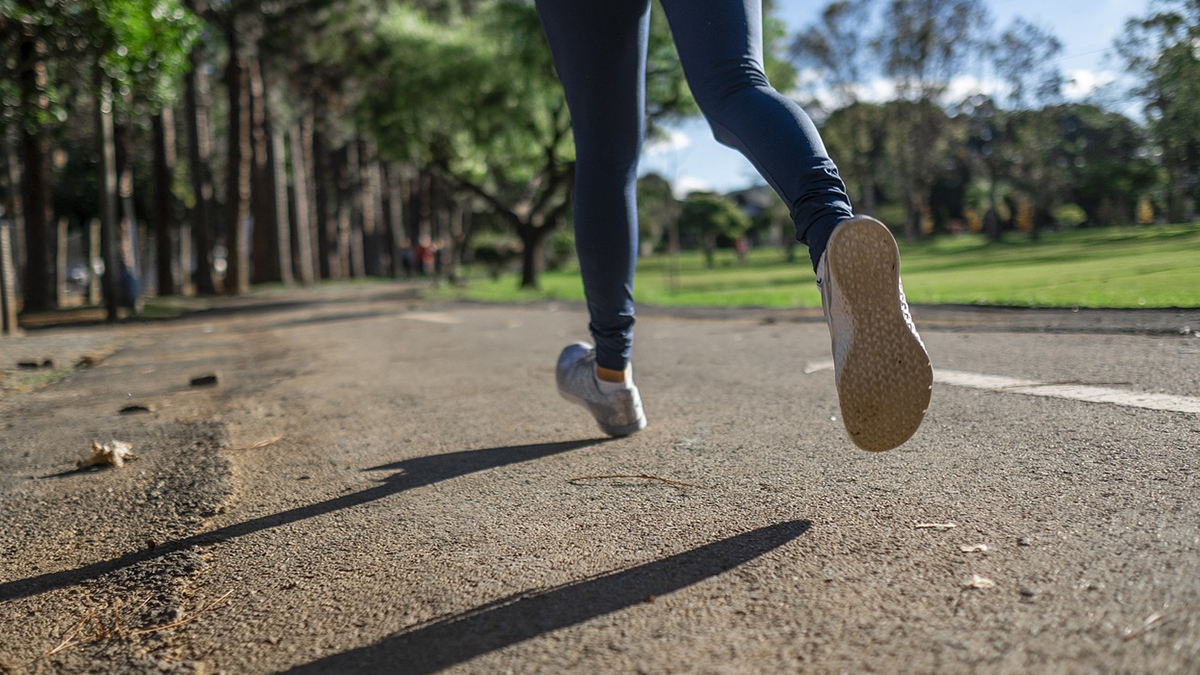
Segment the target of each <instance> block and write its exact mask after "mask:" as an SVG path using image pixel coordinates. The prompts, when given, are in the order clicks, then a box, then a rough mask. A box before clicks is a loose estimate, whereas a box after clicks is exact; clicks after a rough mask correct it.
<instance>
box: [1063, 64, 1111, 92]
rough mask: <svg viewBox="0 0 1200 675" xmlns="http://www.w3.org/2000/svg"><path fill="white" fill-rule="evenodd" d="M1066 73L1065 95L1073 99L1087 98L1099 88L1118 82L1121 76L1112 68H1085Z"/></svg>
mask: <svg viewBox="0 0 1200 675" xmlns="http://www.w3.org/2000/svg"><path fill="white" fill-rule="evenodd" d="M1066 75H1067V82H1066V85H1065V86H1064V87H1063V96H1065V97H1066V98H1068V99H1071V100H1078V99H1082V98H1085V97H1086V96H1087V95H1088V94H1091V93H1092V92H1094V91H1096V90H1097V89H1100V88H1102V87H1106V86H1108V85H1110V84H1112V83H1113V82H1116V81H1117V78H1118V77H1120V76H1119V75H1118V74H1117V73H1115V72H1113V71H1111V70H1087V69H1085V68H1077V69H1075V70H1071V71H1068V72H1067V73H1066Z"/></svg>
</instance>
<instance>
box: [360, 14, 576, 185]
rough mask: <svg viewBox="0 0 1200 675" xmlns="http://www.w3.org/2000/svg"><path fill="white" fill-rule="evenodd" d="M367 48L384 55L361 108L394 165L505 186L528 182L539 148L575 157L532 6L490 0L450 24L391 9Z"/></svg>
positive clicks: (539, 161) (560, 157) (539, 160)
mask: <svg viewBox="0 0 1200 675" xmlns="http://www.w3.org/2000/svg"><path fill="white" fill-rule="evenodd" d="M373 51H374V52H375V53H376V54H379V55H381V56H382V58H381V60H380V62H379V63H378V64H377V66H376V69H375V72H376V74H377V76H376V78H374V79H373V80H371V81H370V82H369V83H368V85H367V87H366V93H365V96H364V101H363V111H364V113H365V117H366V121H367V122H368V124H369V125H370V126H372V127H373V128H374V129H375V130H376V132H377V134H378V136H379V139H380V141H381V142H380V146H381V147H383V148H385V149H386V150H387V152H389V153H392V154H393V155H394V157H395V158H396V159H403V160H408V161H414V162H417V163H424V164H438V165H445V166H446V167H448V168H449V170H450V171H451V172H453V173H455V174H458V175H462V176H464V177H468V178H470V179H471V180H474V181H483V180H485V179H487V178H488V177H489V175H490V176H492V177H493V178H498V179H500V180H501V182H505V183H528V182H529V181H531V180H533V177H534V175H535V174H536V173H538V171H539V170H540V169H542V168H543V164H544V161H545V159H546V157H545V153H546V152H551V153H553V154H554V156H555V159H556V161H558V162H563V163H565V162H569V161H570V160H572V159H573V154H574V150H573V147H572V145H571V144H570V142H569V140H570V136H569V134H568V133H566V132H565V129H564V127H565V124H566V122H565V117H566V115H565V110H563V108H564V103H563V101H562V94H561V89H560V88H559V87H558V83H557V80H556V79H555V77H554V70H553V66H552V65H551V62H550V53H549V49H548V48H547V47H546V45H545V39H544V37H543V36H542V33H541V26H540V23H538V19H537V14H536V12H534V10H533V8H532V7H531V6H526V5H519V4H515V3H509V2H494V3H489V4H487V5H486V6H484V7H481V8H480V10H479V12H477V13H476V14H474V15H472V16H470V17H460V18H457V19H455V20H453V21H452V22H451V23H448V24H436V23H434V22H432V21H431V20H429V19H428V18H426V17H425V16H424V15H423V14H422V13H420V12H418V11H415V10H412V9H408V8H405V7H399V6H397V7H394V8H393V9H392V11H390V12H389V13H388V14H387V15H386V16H385V17H384V18H383V20H382V22H381V24H380V26H379V29H378V35H377V43H376V44H375V45H374V49H373Z"/></svg>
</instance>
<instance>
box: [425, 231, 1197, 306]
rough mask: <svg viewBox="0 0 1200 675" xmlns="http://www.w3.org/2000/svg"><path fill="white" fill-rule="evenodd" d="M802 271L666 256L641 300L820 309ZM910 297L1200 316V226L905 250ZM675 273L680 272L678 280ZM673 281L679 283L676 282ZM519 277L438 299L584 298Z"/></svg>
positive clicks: (775, 263)
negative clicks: (1195, 312)
mask: <svg viewBox="0 0 1200 675" xmlns="http://www.w3.org/2000/svg"><path fill="white" fill-rule="evenodd" d="M796 253H797V258H796V261H795V262H793V263H788V262H786V261H785V260H784V259H783V253H782V251H780V250H778V249H759V250H754V251H751V253H750V256H749V261H748V262H747V264H746V265H744V266H742V265H738V264H737V263H736V261H735V259H734V255H733V252H732V251H730V250H722V251H719V252H718V254H717V266H716V268H715V269H707V268H705V266H704V259H703V257H702V256H701V255H700V253H699V252H695V251H692V252H685V253H683V254H682V255H680V257H679V260H678V262H677V264H673V263H672V261H671V260H670V259H669V258H668V257H666V256H653V257H649V258H643V259H642V260H641V261H639V263H638V276H637V282H636V283H635V286H634V296H635V299H636V300H637V301H638V302H640V303H646V304H654V305H665V306H714V307H716V306H720V307H797V306H806V307H819V306H820V304H821V299H820V296H819V295H818V293H817V289H816V286H815V285H814V284H813V273H812V270H811V266H810V264H809V262H808V256H807V251H806V250H805V249H804V248H803V247H800V248H798V249H797V251H796ZM901 253H902V257H903V273H904V290H905V293H906V294H907V295H908V298H909V300H910V301H911V302H914V303H920V304H938V303H961V304H978V305H1016V306H1028V307H1200V225H1197V224H1193V225H1163V226H1151V227H1122V228H1110V229H1099V230H1086V229H1085V230H1076V231H1063V232H1053V233H1049V234H1046V235H1044V236H1043V237H1042V239H1041V240H1040V241H1038V242H1032V241H1030V240H1029V238H1028V237H1027V236H1025V235H1020V234H1014V235H1011V236H1010V237H1008V238H1007V239H1005V240H1004V241H1002V242H999V243H995V244H989V243H988V242H987V241H986V240H984V239H983V238H982V237H979V236H975V235H965V236H959V237H940V238H937V239H934V240H932V241H927V242H921V243H917V244H903V243H902V244H901ZM672 270H676V273H675V274H672ZM672 278H674V283H672ZM517 282H518V278H517V277H516V276H513V275H507V276H502V277H501V278H500V279H499V280H497V281H493V280H491V279H490V278H487V277H486V276H485V275H484V274H483V272H482V270H475V271H473V273H472V275H471V277H470V279H469V283H468V284H466V285H465V286H464V287H459V288H450V287H442V288H441V289H439V290H437V291H434V292H433V293H432V296H433V297H438V298H447V299H448V298H465V299H472V300H483V301H494V302H513V301H517V302H519V301H523V300H535V299H576V300H582V299H583V288H582V285H581V284H580V281H579V271H578V269H577V268H575V267H571V268H568V269H565V270H562V271H557V272H546V273H545V274H544V275H543V276H542V280H541V282H542V288H541V289H540V290H539V291H536V292H533V291H522V290H519V289H518V288H517Z"/></svg>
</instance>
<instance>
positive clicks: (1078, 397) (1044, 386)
mask: <svg viewBox="0 0 1200 675" xmlns="http://www.w3.org/2000/svg"><path fill="white" fill-rule="evenodd" d="M828 370H833V361H812V362H809V363H808V365H807V366H806V367H805V368H804V372H805V373H817V372H822V371H828ZM933 381H934V382H936V383H938V384H948V385H951V386H954V387H969V388H971V389H982V390H984V391H995V392H1000V393H1006V394H1023V395H1025V396H1043V397H1046V398H1062V399H1068V400H1072V401H1087V402H1089V403H1108V404H1111V405H1120V406H1125V407H1127V408H1144V409H1146V410H1166V411H1169V412H1185V413H1200V398H1196V397H1194V396H1174V395H1171V394H1151V393H1148V392H1142V391H1132V390H1129V389H1114V388H1112V387H1100V386H1096V385H1090V384H1075V383H1061V382H1039V381H1037V380H1024V379H1019V378H1015V377H1005V376H1003V375H985V374H983V373H968V372H966V371H962V370H944V369H942V368H934V369H933Z"/></svg>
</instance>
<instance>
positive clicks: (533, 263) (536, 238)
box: [517, 225, 553, 288]
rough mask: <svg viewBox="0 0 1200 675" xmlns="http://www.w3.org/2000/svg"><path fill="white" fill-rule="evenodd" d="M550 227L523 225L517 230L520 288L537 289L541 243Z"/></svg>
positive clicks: (540, 271) (540, 266)
mask: <svg viewBox="0 0 1200 675" xmlns="http://www.w3.org/2000/svg"><path fill="white" fill-rule="evenodd" d="M552 230H553V228H551V227H546V226H542V227H534V226H532V225H523V226H521V227H519V228H518V229H517V235H518V236H519V237H520V238H521V244H522V246H521V288H538V284H539V281H538V278H539V277H540V276H541V273H542V243H543V242H545V240H546V235H548V234H550V232H551V231H552Z"/></svg>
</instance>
